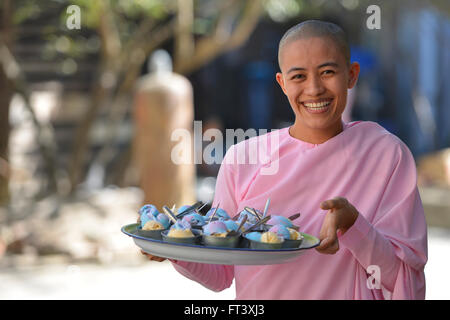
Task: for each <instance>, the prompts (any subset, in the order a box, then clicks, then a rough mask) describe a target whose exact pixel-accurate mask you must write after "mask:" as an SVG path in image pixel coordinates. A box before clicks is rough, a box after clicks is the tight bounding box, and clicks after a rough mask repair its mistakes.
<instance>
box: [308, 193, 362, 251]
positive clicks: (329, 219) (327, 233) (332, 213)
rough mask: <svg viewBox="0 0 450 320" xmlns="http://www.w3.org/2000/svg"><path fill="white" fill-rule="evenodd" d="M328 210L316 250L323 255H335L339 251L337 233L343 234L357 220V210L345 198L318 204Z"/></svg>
mask: <svg viewBox="0 0 450 320" xmlns="http://www.w3.org/2000/svg"><path fill="white" fill-rule="evenodd" d="M320 208H321V209H323V210H328V212H327V214H326V216H325V219H324V221H323V223H322V228H321V229H320V234H319V240H320V245H319V246H318V247H316V250H317V251H318V252H320V253H324V254H335V253H336V252H337V251H338V250H339V241H338V237H337V231H338V230H340V231H341V234H344V233H345V232H346V231H347V230H348V229H349V228H350V227H351V226H352V225H353V224H354V223H355V221H356V219H357V218H358V215H359V213H358V210H356V208H355V207H354V206H353V205H352V204H351V203H350V202H348V200H347V199H346V198H342V197H336V198H333V199H330V200H326V201H324V202H322V203H321V204H320Z"/></svg>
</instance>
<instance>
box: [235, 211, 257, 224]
mask: <svg viewBox="0 0 450 320" xmlns="http://www.w3.org/2000/svg"><path fill="white" fill-rule="evenodd" d="M244 216H247V222H248V223H250V224H255V223H257V222H258V221H259V219H258V217H256V216H255V215H254V214H251V213H250V212H248V211H247V210H242V211H241V213H239V218H238V220H242V218H244Z"/></svg>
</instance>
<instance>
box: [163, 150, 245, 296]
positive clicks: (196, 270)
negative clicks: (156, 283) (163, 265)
mask: <svg viewBox="0 0 450 320" xmlns="http://www.w3.org/2000/svg"><path fill="white" fill-rule="evenodd" d="M233 148H234V146H231V147H230V149H228V152H227V153H226V155H225V157H224V160H223V161H222V164H221V166H220V169H219V173H218V175H217V181H216V188H215V194H214V201H213V203H212V207H215V206H217V204H218V203H220V208H222V209H224V210H225V211H226V212H227V213H228V214H229V215H230V216H231V217H232V216H234V215H235V213H236V210H237V202H236V196H235V192H236V188H235V185H236V184H235V179H236V176H235V172H234V170H233V163H232V162H228V161H227V160H226V159H230V157H232V156H233V154H234V152H233V151H232V150H233ZM170 261H171V262H172V265H173V266H174V268H175V270H177V271H178V272H179V273H180V274H182V275H183V276H185V277H186V278H188V279H191V280H193V281H196V282H198V283H200V284H201V285H203V286H204V287H206V288H208V289H210V290H213V291H222V290H224V289H226V288H229V287H230V286H231V284H232V282H233V278H234V266H232V265H216V264H205V263H196V262H187V261H176V260H170Z"/></svg>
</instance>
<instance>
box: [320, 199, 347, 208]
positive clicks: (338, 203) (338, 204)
mask: <svg viewBox="0 0 450 320" xmlns="http://www.w3.org/2000/svg"><path fill="white" fill-rule="evenodd" d="M347 205H348V201H347V199H346V198H343V197H335V198H333V199H329V200H325V201H323V202H322V203H321V204H320V208H321V209H322V210H330V209H340V208H343V207H345V206H347Z"/></svg>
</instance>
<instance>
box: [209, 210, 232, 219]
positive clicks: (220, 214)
mask: <svg viewBox="0 0 450 320" xmlns="http://www.w3.org/2000/svg"><path fill="white" fill-rule="evenodd" d="M215 210H216V208H211V209H209V211H208V212H207V213H206V215H205V217H206V218H210V217H211V215H212V214H213V213H214V211H215ZM214 217H216V218H224V219H225V220H228V219H231V218H230V216H229V215H228V213H227V212H226V211H225V210H223V209H221V208H218V209H217V212H216V214H215V215H214Z"/></svg>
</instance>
